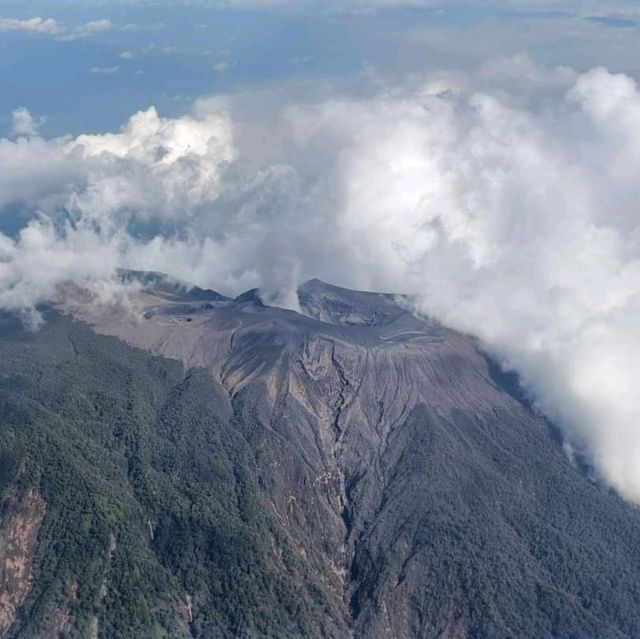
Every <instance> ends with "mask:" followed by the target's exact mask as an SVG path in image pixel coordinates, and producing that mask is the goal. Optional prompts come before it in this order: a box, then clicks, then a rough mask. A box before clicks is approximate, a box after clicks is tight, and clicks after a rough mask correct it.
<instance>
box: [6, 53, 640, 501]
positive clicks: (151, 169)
mask: <svg viewBox="0 0 640 639" xmlns="http://www.w3.org/2000/svg"><path fill="white" fill-rule="evenodd" d="M228 110H231V111H232V112H234V113H235V117H236V119H238V120H239V124H238V125H237V126H233V123H232V118H231V117H230V116H229V115H228V114H227V111H228ZM240 111H241V110H240V109H239V108H238V106H237V105H236V104H234V99H233V98H228V99H219V98H218V99H214V100H207V101H201V102H199V103H198V104H196V105H195V107H194V111H193V113H192V114H191V115H188V116H184V117H181V118H173V119H170V118H161V117H160V116H159V115H158V113H157V112H156V111H155V110H154V109H149V110H148V111H143V112H140V113H138V114H136V115H134V116H133V117H132V118H131V119H130V121H129V122H128V123H127V124H126V125H125V126H124V127H123V129H122V130H121V131H120V132H118V133H114V134H101V135H82V136H78V137H74V138H71V137H68V138H58V139H54V140H44V139H42V138H38V137H23V138H19V139H18V140H16V141H10V140H2V141H0V163H1V164H2V166H3V172H2V174H0V211H3V210H4V211H14V210H15V209H16V207H20V208H21V209H22V210H23V211H27V212H31V221H30V222H29V224H28V225H27V226H26V228H25V229H23V231H22V232H21V233H19V234H18V235H17V236H15V237H8V236H0V306H2V307H4V308H11V309H17V310H23V311H29V310H30V309H33V307H34V304H37V303H39V302H42V301H45V300H48V299H51V297H52V296H55V291H56V290H58V289H59V286H60V285H61V284H62V283H63V282H66V281H69V280H71V281H75V282H77V283H78V284H82V285H86V286H89V287H91V288H93V289H96V290H97V291H98V292H99V294H100V295H102V296H105V295H107V293H109V292H110V291H113V285H112V283H113V274H114V272H115V269H116V267H118V266H124V267H130V268H142V269H154V270H160V271H168V272H170V273H171V274H172V275H175V276H177V277H180V278H181V279H183V280H187V281H193V282H194V283H197V284H199V285H204V286H211V287H213V288H218V289H221V290H222V291H223V292H238V291H240V290H242V289H244V288H248V287H250V286H261V287H262V288H263V289H264V290H265V291H266V293H267V294H268V295H270V296H271V297H272V298H279V299H280V300H281V302H284V303H288V304H290V305H294V304H295V298H294V296H293V293H294V290H295V286H296V284H297V283H298V282H299V281H301V280H304V279H306V278H308V277H311V276H319V277H322V278H324V279H327V280H330V281H334V282H336V283H339V284H345V285H350V286H355V287H366V288H370V289H386V290H390V291H398V292H405V293H409V294H411V295H413V296H415V300H416V307H417V309H418V310H419V311H420V312H424V313H427V314H429V315H432V316H434V317H437V318H439V319H440V320H441V321H443V322H444V323H446V324H448V325H450V326H452V327H454V328H456V329H459V330H462V331H465V332H468V333H471V334H473V335H475V336H477V337H478V338H479V339H480V340H481V341H482V343H483V344H484V345H485V347H486V348H487V349H488V350H489V351H490V352H491V353H492V354H494V355H496V356H497V357H499V358H500V359H501V360H502V361H503V362H504V363H505V365H507V366H508V367H511V368H513V369H515V370H517V371H518V372H519V373H520V375H521V377H522V379H523V380H524V383H525V384H526V386H527V388H528V389H529V391H530V392H531V394H532V396H533V397H534V398H535V400H536V402H537V403H538V405H539V406H540V408H541V410H543V411H544V412H545V413H546V414H547V415H549V416H550V417H551V418H553V419H554V420H555V421H556V422H557V423H558V424H559V425H561V426H562V427H563V429H564V432H565V434H566V437H567V440H568V442H570V444H571V445H572V446H573V448H574V449H575V450H580V451H582V452H583V453H584V454H586V455H589V456H591V458H592V459H593V463H594V466H595V468H596V470H597V472H598V473H599V475H600V476H601V477H602V478H603V479H604V480H605V481H607V482H608V483H610V484H611V485H612V486H614V487H615V488H616V489H617V490H618V491H620V493H621V494H622V495H624V496H625V497H627V498H628V499H630V500H633V501H635V502H637V503H640V445H639V443H638V442H639V439H640V437H639V436H640V409H638V408H637V402H636V398H637V397H638V395H639V394H640V346H639V345H640V217H639V216H638V214H637V203H638V201H640V182H639V181H638V179H637V174H638V169H639V167H640V90H639V89H638V87H637V86H636V84H635V82H634V81H633V80H632V79H630V78H629V77H627V76H624V75H615V74H611V73H609V72H608V71H606V70H605V69H593V70H591V71H589V72H587V73H582V74H580V73H577V72H575V71H574V70H572V69H567V68H558V69H551V70H545V69H541V68H539V67H536V66H534V65H532V64H531V63H530V62H529V61H527V60H526V59H524V58H517V59H514V60H498V61H493V62H491V63H489V64H487V65H484V66H483V67H482V68H481V69H480V70H479V71H478V72H477V73H474V74H453V73H446V74H435V75H432V76H430V77H428V78H420V79H414V80H413V81H412V82H411V83H410V84H409V85H404V86H399V87H390V88H388V89H386V90H385V91H384V92H383V93H381V94H379V95H377V96H374V97H371V98H367V99H361V100H346V99H343V100H339V99H334V100H330V101H327V102H324V103H322V104H318V105H314V106H298V107H288V108H285V109H284V110H283V112H282V113H281V114H280V116H279V117H276V118H275V119H270V120H269V121H268V122H260V121H253V122H247V121H246V117H247V115H246V113H244V114H243V113H241V112H240ZM243 118H244V119H243ZM257 140H261V142H260V144H261V145H262V146H261V147H260V149H258V148H257V147H256V146H255V145H256V144H258V142H257ZM265 140H266V141H267V143H268V144H267V146H268V150H265V142H264V141H265ZM256 158H259V160H258V159H256Z"/></svg>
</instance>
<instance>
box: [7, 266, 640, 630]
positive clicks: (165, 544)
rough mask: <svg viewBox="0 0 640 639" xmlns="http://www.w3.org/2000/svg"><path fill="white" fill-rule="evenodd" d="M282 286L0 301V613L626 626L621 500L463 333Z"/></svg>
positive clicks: (42, 622) (179, 623) (370, 626)
mask: <svg viewBox="0 0 640 639" xmlns="http://www.w3.org/2000/svg"><path fill="white" fill-rule="evenodd" d="M299 299H300V306H301V309H302V311H303V313H294V312H292V311H287V310H284V309H278V308H271V307H268V306H264V305H263V304H262V303H260V302H259V299H258V297H257V296H256V295H255V294H250V295H245V296H241V297H239V298H237V299H236V300H230V299H228V298H224V297H223V296H219V295H217V294H215V293H213V292H207V291H201V290H197V291H196V294H193V293H191V294H187V293H185V294H180V293H179V291H178V289H176V288H175V287H172V288H171V290H169V291H168V290H167V289H166V287H160V286H158V280H157V278H156V277H154V278H151V280H150V284H149V286H148V288H147V290H146V292H144V293H143V294H142V295H141V297H140V300H139V301H140V304H141V305H143V306H144V311H143V313H142V316H141V318H137V319H136V318H132V317H131V316H130V315H127V314H124V313H122V312H119V311H117V310H113V309H111V310H109V311H101V312H97V311H96V310H95V309H93V308H91V307H85V308H82V307H79V306H74V307H73V309H74V313H75V315H76V317H78V318H80V319H83V320H84V321H86V322H89V323H90V324H91V325H92V326H93V329H90V328H89V327H88V326H87V325H86V324H85V323H84V322H79V321H73V320H71V319H70V318H68V317H65V316H63V315H61V314H60V313H53V312H52V313H50V314H49V316H48V318H47V323H46V325H45V327H44V328H43V329H42V331H40V332H39V333H35V334H34V333H25V332H24V331H23V330H22V329H21V328H20V327H19V325H18V324H17V323H16V321H15V320H13V319H12V318H10V317H5V318H4V319H3V322H2V330H1V331H0V380H1V381H0V401H1V404H0V417H1V418H2V420H1V424H2V426H1V428H2V440H1V442H2V444H1V445H2V448H1V450H0V454H1V455H2V459H3V460H4V463H3V464H2V473H1V478H2V487H3V489H4V494H5V504H4V507H3V512H2V522H1V523H0V540H6V539H13V538H14V537H15V535H13V536H12V535H11V534H10V533H11V530H16V529H18V528H19V526H18V524H19V523H20V522H22V521H23V520H25V519H26V520H28V521H29V522H31V524H30V528H29V527H28V528H29V530H30V531H31V532H30V533H29V534H27V535H26V536H24V537H25V539H24V541H23V542H22V545H20V544H18V545H17V546H16V544H13V546H11V553H13V555H12V556H14V557H15V556H16V555H18V556H19V557H20V559H21V564H22V565H23V567H24V569H23V570H22V572H21V573H20V574H21V575H22V581H21V583H22V586H21V587H19V588H16V586H15V582H16V575H9V577H11V579H7V577H6V575H7V574H8V573H7V570H6V566H8V565H9V564H10V563H11V562H8V561H6V560H3V554H2V552H3V551H2V548H3V546H2V543H0V562H2V561H4V564H5V565H4V572H3V574H4V575H5V577H4V580H3V584H2V588H3V590H1V591H0V613H1V612H2V611H9V612H7V613H6V614H5V617H6V619H7V622H5V627H4V628H3V627H2V625H0V632H3V631H5V632H6V633H7V636H12V637H29V636H33V637H36V636H45V634H46V635H47V636H57V635H56V633H57V634H58V635H59V634H60V632H62V634H64V633H66V635H65V636H73V637H75V636H96V635H97V636H101V637H147V636H148V637H154V636H159V637H162V636H166V637H189V636H194V637H292V638H294V637H357V638H363V639H364V638H365V637H366V638H369V637H373V638H378V637H379V638H383V637H385V638H386V637H398V638H405V637H406V638H411V637H452V638H454V637H491V638H493V637H576V638H578V637H580V638H584V637H594V638H596V637H598V638H599V637H635V636H639V635H640V615H639V614H638V613H637V612H636V610H637V609H638V603H639V602H640V583H639V580H638V575H640V547H639V546H638V544H637V541H636V540H637V539H638V536H639V533H640V515H639V513H638V512H637V511H636V510H635V509H634V508H632V507H630V506H629V505H627V504H625V503H624V502H622V501H621V500H620V499H619V498H618V497H617V496H615V495H614V494H612V493H610V492H609V491H607V490H606V489H604V488H602V487H600V486H598V485H596V484H594V483H593V482H591V481H590V480H589V478H588V477H587V476H586V475H585V474H584V473H583V472H582V471H581V470H580V469H578V468H575V467H574V466H573V465H572V464H571V463H570V461H569V460H568V459H567V458H566V456H565V455H564V454H563V452H562V447H561V443H560V441H559V440H558V437H557V435H556V433H555V432H554V430H553V428H552V427H551V426H550V425H549V424H547V423H546V422H545V421H544V420H542V419H540V418H539V417H538V416H536V415H535V414H534V413H533V412H532V411H531V409H530V407H529V406H528V405H527V404H526V402H523V401H522V400H521V398H519V396H518V393H517V391H515V390H514V386H513V383H512V380H510V379H509V378H508V377H506V376H504V375H501V374H500V373H499V372H497V369H496V367H495V366H494V365H492V364H491V362H489V361H488V360H487V359H486V358H485V357H484V356H483V355H482V354H481V353H480V352H479V351H478V349H477V347H476V345H475V343H474V342H473V341H472V340H470V339H469V338H467V337H465V336H462V335H459V334H456V333H455V332H453V331H450V330H447V329H445V328H443V327H442V326H440V325H438V324H436V323H434V322H430V321H426V320H421V319H417V318H415V317H414V316H413V315H411V313H409V312H408V311H407V310H405V308H404V302H403V300H402V299H396V298H394V297H393V296H388V295H378V294H373V293H361V292H354V291H348V290H345V289H340V288H337V287H332V286H329V285H326V284H323V283H322V282H319V281H311V282H308V283H307V284H305V285H304V286H303V287H301V289H300V291H299ZM100 333H102V335H101V334H100ZM104 334H109V335H110V336H107V335H104ZM116 338H119V339H116ZM125 342H127V343H128V345H127V344H125ZM159 356H164V357H159ZM21 513H22V514H21ZM25 513H26V514H25ZM20 517H22V519H20ZM16 522H17V523H16ZM34 530H37V535H36V534H33V531H34ZM7 531H8V532H7ZM5 546H6V543H5ZM14 563H15V562H14ZM29 574H31V578H28V575H29ZM25 575H27V577H25ZM16 593H17V595H16ZM7 597H8V598H9V599H10V600H11V602H12V603H11V605H5V604H4V603H2V602H4V601H5V599H6V598H7ZM12 610H14V612H11V611H12ZM2 618H3V616H2V614H0V624H2Z"/></svg>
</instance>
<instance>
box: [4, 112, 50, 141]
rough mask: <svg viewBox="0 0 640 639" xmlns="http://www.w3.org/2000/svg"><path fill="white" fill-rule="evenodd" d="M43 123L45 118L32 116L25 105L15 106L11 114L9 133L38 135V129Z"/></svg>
mask: <svg viewBox="0 0 640 639" xmlns="http://www.w3.org/2000/svg"><path fill="white" fill-rule="evenodd" d="M44 123H45V118H34V117H33V116H32V115H31V113H30V112H29V110H28V109H26V108H25V107H19V108H17V109H16V110H15V111H14V112H13V113H12V114H11V133H12V134H13V135H14V136H16V137H17V136H21V135H38V129H39V128H40V127H41V126H42V125H43V124H44Z"/></svg>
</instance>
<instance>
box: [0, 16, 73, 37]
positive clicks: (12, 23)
mask: <svg viewBox="0 0 640 639" xmlns="http://www.w3.org/2000/svg"><path fill="white" fill-rule="evenodd" d="M62 30H63V28H62V26H61V25H60V23H58V22H57V21H56V20H54V19H53V18H40V17H36V18H29V19H27V20H19V19H17V18H2V17H0V32H1V31H26V32H28V33H46V34H57V33H60V32H61V31H62Z"/></svg>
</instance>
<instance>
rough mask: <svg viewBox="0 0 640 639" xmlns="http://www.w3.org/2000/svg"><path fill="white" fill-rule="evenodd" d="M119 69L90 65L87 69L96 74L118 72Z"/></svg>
mask: <svg viewBox="0 0 640 639" xmlns="http://www.w3.org/2000/svg"><path fill="white" fill-rule="evenodd" d="M118 71H120V67H118V66H115V67H91V69H89V72H90V73H94V74H98V75H113V74H114V73H118Z"/></svg>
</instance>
